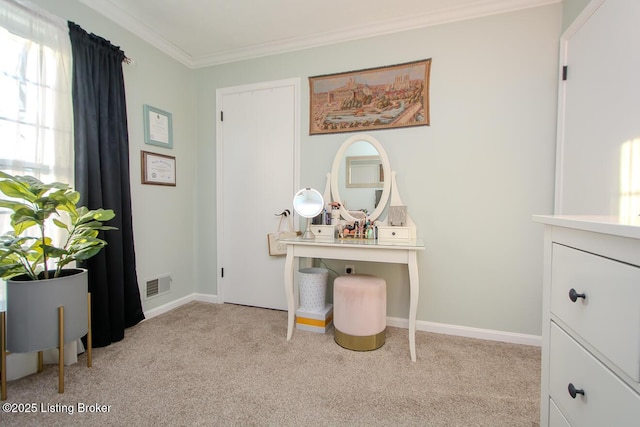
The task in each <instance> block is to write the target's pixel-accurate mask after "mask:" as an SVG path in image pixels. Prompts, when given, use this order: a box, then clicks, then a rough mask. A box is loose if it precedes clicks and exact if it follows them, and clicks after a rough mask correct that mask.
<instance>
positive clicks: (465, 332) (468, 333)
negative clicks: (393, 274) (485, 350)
mask: <svg viewBox="0 0 640 427" xmlns="http://www.w3.org/2000/svg"><path fill="white" fill-rule="evenodd" d="M387 325H388V326H393V327H396V328H405V329H408V328H409V320H408V319H401V318H398V317H387ZM416 330H418V331H425V332H433V333H436V334H444V335H455V336H459V337H467V338H477V339H481V340H489V341H500V342H507V343H512V344H524V345H532V346H535V347H541V346H542V337H541V336H538V335H527V334H520V333H516V332H504V331H494V330H492V329H480V328H472V327H470V326H458V325H448V324H445V323H436V322H426V321H423V320H417V321H416Z"/></svg>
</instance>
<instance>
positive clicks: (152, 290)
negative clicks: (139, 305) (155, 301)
mask: <svg viewBox="0 0 640 427" xmlns="http://www.w3.org/2000/svg"><path fill="white" fill-rule="evenodd" d="M170 290H171V276H170V275H169V274H165V275H163V276H159V277H155V278H153V279H148V280H147V281H146V299H149V298H153V297H156V296H158V295H162V294H164V293H167V292H169V291H170Z"/></svg>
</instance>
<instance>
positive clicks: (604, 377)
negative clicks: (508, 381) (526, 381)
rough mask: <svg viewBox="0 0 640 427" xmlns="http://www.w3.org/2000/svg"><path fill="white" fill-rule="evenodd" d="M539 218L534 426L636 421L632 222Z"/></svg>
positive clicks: (638, 342)
mask: <svg viewBox="0 0 640 427" xmlns="http://www.w3.org/2000/svg"><path fill="white" fill-rule="evenodd" d="M533 219H534V221H536V222H540V223H543V224H545V228H544V233H545V234H544V236H545V244H544V276H543V294H542V297H543V300H542V308H543V316H542V321H543V323H542V337H543V341H542V381H541V405H540V420H541V421H540V425H541V426H548V425H549V426H580V427H583V426H637V425H640V221H638V218H634V219H633V221H632V222H628V221H622V220H620V219H618V218H612V217H593V216H534V218H533Z"/></svg>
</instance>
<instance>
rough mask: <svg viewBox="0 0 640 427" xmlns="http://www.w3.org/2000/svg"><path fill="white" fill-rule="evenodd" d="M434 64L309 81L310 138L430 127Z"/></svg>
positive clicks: (427, 62) (410, 64) (417, 63)
mask: <svg viewBox="0 0 640 427" xmlns="http://www.w3.org/2000/svg"><path fill="white" fill-rule="evenodd" d="M430 72H431V59H424V60H420V61H413V62H407V63H404V64H396V65H390V66H385V67H378V68H368V69H364V70H357V71H349V72H346V73H336V74H326V75H322V76H314V77H309V103H310V105H309V135H321V134H329V133H343V132H362V131H369V130H378V129H393V128H403V127H409V126H428V125H429V75H430Z"/></svg>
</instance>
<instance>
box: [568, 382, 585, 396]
mask: <svg viewBox="0 0 640 427" xmlns="http://www.w3.org/2000/svg"><path fill="white" fill-rule="evenodd" d="M567 388H568V390H569V394H570V395H571V397H572V398H573V399H575V398H576V396H577V395H579V394H581V395H583V396H584V390H583V389H577V388H576V387H575V386H574V385H573V384H572V383H569V387H567Z"/></svg>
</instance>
